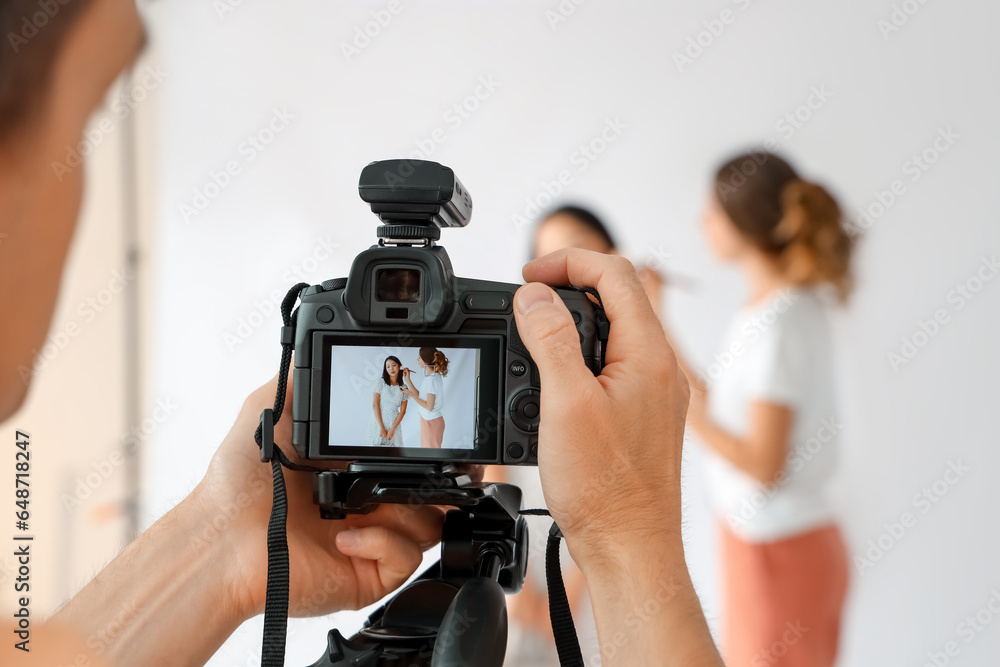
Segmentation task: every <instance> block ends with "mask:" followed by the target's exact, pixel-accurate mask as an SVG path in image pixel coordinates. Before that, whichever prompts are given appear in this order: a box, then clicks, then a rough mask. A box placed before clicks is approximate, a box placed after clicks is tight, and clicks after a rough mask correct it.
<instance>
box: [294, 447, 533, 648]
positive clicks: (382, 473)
mask: <svg viewBox="0 0 1000 667" xmlns="http://www.w3.org/2000/svg"><path fill="white" fill-rule="evenodd" d="M313 500H314V501H315V503H316V504H317V505H319V510H320V515H321V516H322V517H323V518H326V519H342V518H344V517H345V516H346V515H347V514H354V513H367V512H370V511H371V510H372V509H374V508H375V506H376V505H379V504H383V503H395V504H405V505H410V506H416V507H420V506H422V505H450V506H454V507H455V508H456V509H452V510H450V511H449V512H448V513H447V514H446V515H445V521H444V530H443V533H442V538H441V559H440V561H438V562H437V563H436V564H435V565H433V566H432V567H430V568H428V569H427V570H426V571H424V572H423V573H422V574H421V575H420V576H419V577H418V578H417V579H416V580H414V581H413V582H412V583H410V584H409V585H408V586H406V587H404V588H403V589H402V590H400V591H399V592H398V593H397V594H396V595H394V596H393V597H392V598H391V599H390V600H389V601H388V602H387V603H386V604H384V605H383V606H382V607H380V608H379V609H378V610H376V611H375V612H374V613H373V614H372V615H371V616H369V617H368V620H367V621H366V622H365V625H364V627H363V628H362V629H361V631H360V632H358V633H357V634H356V635H354V636H353V637H351V638H350V639H346V638H345V637H344V636H343V635H342V634H341V633H340V631H339V630H337V629H332V630H330V632H329V633H328V635H327V648H326V651H325V652H324V654H323V656H322V657H320V659H319V660H318V661H316V662H315V663H313V665H312V666H311V667H382V666H392V667H411V666H412V667H422V666H424V665H430V666H431V667H459V666H464V665H477V666H481V667H500V666H501V665H502V664H503V658H504V653H505V652H506V649H507V601H506V598H505V596H504V593H505V591H506V592H508V593H516V592H518V591H519V590H520V589H521V586H522V585H523V583H524V575H525V570H526V568H527V551H528V533H527V528H526V524H525V521H524V518H523V517H521V516H520V515H519V510H520V508H521V490H520V489H519V488H517V487H516V486H513V485H511V484H495V483H478V482H474V481H473V480H472V479H470V478H469V477H468V476H467V475H464V474H462V473H461V472H459V471H456V470H447V469H443V468H442V467H441V466H440V465H434V464H412V463H406V464H402V463H400V464H391V463H390V464H387V463H379V464H364V463H355V464H352V465H351V466H350V467H349V468H348V469H347V470H343V471H324V472H319V473H315V477H314V483H313Z"/></svg>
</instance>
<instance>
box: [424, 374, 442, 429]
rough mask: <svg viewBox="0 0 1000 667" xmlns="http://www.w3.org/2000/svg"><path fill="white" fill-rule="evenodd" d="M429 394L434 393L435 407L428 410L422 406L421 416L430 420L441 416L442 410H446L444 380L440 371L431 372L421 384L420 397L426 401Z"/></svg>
mask: <svg viewBox="0 0 1000 667" xmlns="http://www.w3.org/2000/svg"><path fill="white" fill-rule="evenodd" d="M428 394H434V409H433V410H428V409H427V408H425V407H423V406H421V407H420V416H421V417H423V418H424V419H426V420H427V421H430V420H432V419H437V418H438V417H440V416H441V415H442V413H441V411H442V410H444V381H443V380H442V378H441V374H440V373H431V374H430V375H428V376H427V377H425V378H424V382H423V384H421V385H420V398H421V399H423V400H425V401H426V400H427V395H428Z"/></svg>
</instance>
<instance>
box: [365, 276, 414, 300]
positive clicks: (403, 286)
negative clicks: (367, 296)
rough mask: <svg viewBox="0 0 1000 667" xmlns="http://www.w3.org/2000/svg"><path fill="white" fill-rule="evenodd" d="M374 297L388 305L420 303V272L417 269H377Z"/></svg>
mask: <svg viewBox="0 0 1000 667" xmlns="http://www.w3.org/2000/svg"><path fill="white" fill-rule="evenodd" d="M375 295H376V297H377V298H378V300H379V301H384V302H389V303H416V302H418V301H420V271H418V270H417V269H403V268H395V269H379V270H378V271H376V273H375Z"/></svg>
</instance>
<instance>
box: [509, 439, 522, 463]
mask: <svg viewBox="0 0 1000 667" xmlns="http://www.w3.org/2000/svg"><path fill="white" fill-rule="evenodd" d="M523 456H524V445H522V444H521V443H519V442H512V443H510V444H509V445H507V458H508V459H514V460H516V461H518V460H520V459H521V458H522V457H523Z"/></svg>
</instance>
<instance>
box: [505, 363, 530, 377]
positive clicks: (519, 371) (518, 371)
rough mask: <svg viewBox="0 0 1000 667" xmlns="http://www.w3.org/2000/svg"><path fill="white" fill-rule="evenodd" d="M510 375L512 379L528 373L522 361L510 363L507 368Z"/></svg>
mask: <svg viewBox="0 0 1000 667" xmlns="http://www.w3.org/2000/svg"><path fill="white" fill-rule="evenodd" d="M508 370H509V371H510V374H511V375H513V376H514V377H518V378H519V377H521V376H522V375H524V374H525V373H526V372H527V371H528V367H527V366H525V364H524V362H523V361H512V362H510V366H509V367H508Z"/></svg>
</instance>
